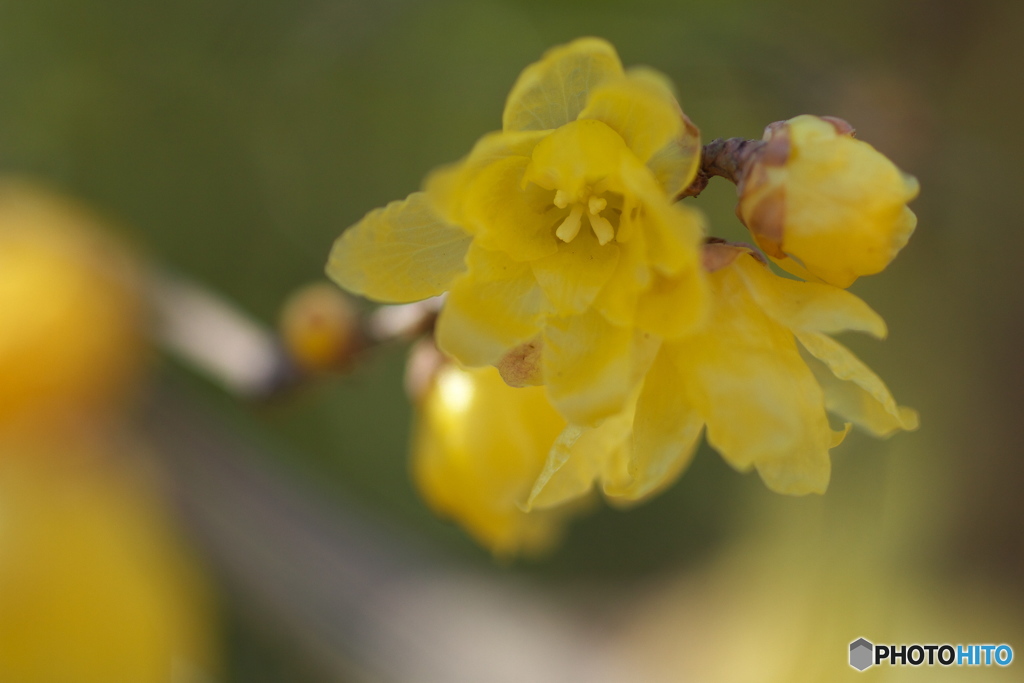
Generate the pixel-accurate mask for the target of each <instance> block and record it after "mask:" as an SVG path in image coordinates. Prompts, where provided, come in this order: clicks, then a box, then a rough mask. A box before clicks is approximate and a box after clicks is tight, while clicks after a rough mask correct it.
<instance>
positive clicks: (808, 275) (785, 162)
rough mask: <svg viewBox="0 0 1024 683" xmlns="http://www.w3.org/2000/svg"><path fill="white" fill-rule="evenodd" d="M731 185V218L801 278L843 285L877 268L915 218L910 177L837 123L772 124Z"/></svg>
mask: <svg viewBox="0 0 1024 683" xmlns="http://www.w3.org/2000/svg"><path fill="white" fill-rule="evenodd" d="M764 140H765V146H764V148H763V149H762V150H761V152H760V154H758V156H756V157H755V158H754V160H753V161H752V163H751V165H750V166H749V167H748V168H747V169H746V171H745V173H744V175H743V178H742V180H741V182H740V186H739V188H738V191H739V196H740V200H739V206H738V207H737V214H738V215H739V217H740V220H742V221H743V223H744V224H745V225H746V226H747V228H749V229H750V231H751V233H752V234H753V236H754V239H755V240H756V241H757V244H758V246H760V247H761V248H762V249H763V250H764V251H765V253H766V254H768V256H769V257H771V259H772V260H773V261H775V263H777V264H778V265H779V266H780V267H781V268H783V269H785V270H787V271H788V272H790V273H793V274H794V275H797V276H799V277H802V278H804V279H807V280H813V281H820V282H827V283H829V284H832V285H835V286H837V287H849V286H850V285H851V284H853V282H854V281H855V280H856V279H857V278H858V277H860V276H861V275H872V274H874V273H878V272H880V271H882V270H883V269H884V268H885V267H886V266H888V265H889V263H890V262H891V261H892V260H893V258H895V256H896V254H897V253H898V252H899V250H900V249H902V248H903V246H904V245H905V244H906V243H907V240H908V239H909V238H910V235H911V233H912V232H913V231H914V227H915V226H916V225H917V217H916V216H915V215H914V213H913V212H912V211H911V210H910V209H909V208H907V202H909V201H910V200H912V199H913V198H914V197H916V196H917V193H918V184H917V180H916V179H914V178H913V177H912V176H909V175H907V174H905V173H903V172H902V171H900V170H899V169H898V168H897V167H896V166H895V165H894V164H893V163H892V162H891V161H889V159H887V158H886V157H885V156H884V155H882V154H881V153H879V152H878V151H876V150H875V149H874V148H873V147H872V146H871V145H869V144H867V143H866V142H862V141H860V140H857V139H855V138H854V137H853V129H852V128H850V126H849V124H847V123H846V122H845V121H842V120H840V119H834V118H831V117H824V118H822V117H817V116H806V115H805V116H798V117H796V118H794V119H790V120H789V121H785V122H781V123H777V124H772V125H771V126H769V127H768V129H767V130H766V131H765V135H764Z"/></svg>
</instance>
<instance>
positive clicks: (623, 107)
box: [579, 69, 684, 163]
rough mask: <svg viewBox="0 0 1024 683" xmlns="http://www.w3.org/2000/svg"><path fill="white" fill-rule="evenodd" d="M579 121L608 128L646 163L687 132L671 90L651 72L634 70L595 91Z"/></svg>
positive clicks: (603, 84) (598, 87) (605, 83)
mask: <svg viewBox="0 0 1024 683" xmlns="http://www.w3.org/2000/svg"><path fill="white" fill-rule="evenodd" d="M579 118H580V119H596V120H598V121H603V122H604V123H606V124H608V125H609V126H610V127H611V128H612V129H613V130H615V131H616V132H617V133H618V134H619V135H621V136H622V138H623V140H625V141H626V145H627V146H628V147H629V148H630V149H631V150H632V151H633V153H634V154H635V155H636V156H637V158H638V159H640V161H642V162H644V163H647V161H648V160H649V159H650V158H651V157H652V156H654V153H655V152H657V151H658V150H660V149H661V148H663V147H665V146H666V145H667V144H668V143H669V142H670V141H671V140H673V139H675V138H678V137H679V136H680V135H681V134H682V133H683V131H684V124H683V112H682V110H681V109H680V108H679V104H678V103H677V102H676V99H675V97H673V95H672V90H671V88H670V87H669V86H668V84H667V83H666V82H665V81H664V80H663V79H662V78H661V77H660V76H659V75H657V74H655V73H653V72H651V71H649V70H640V69H636V70H630V71H629V72H627V73H626V75H625V76H623V77H622V78H617V79H614V80H609V81H606V82H604V83H602V84H601V85H599V86H597V87H595V88H594V89H593V90H591V92H590V98H589V99H588V100H587V106H586V107H585V108H584V109H583V111H582V112H580V115H579Z"/></svg>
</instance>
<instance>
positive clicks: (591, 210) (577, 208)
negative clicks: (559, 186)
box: [555, 190, 615, 246]
mask: <svg viewBox="0 0 1024 683" xmlns="http://www.w3.org/2000/svg"><path fill="white" fill-rule="evenodd" d="M570 204H571V206H572V208H571V209H570V210H569V215H568V216H566V217H565V220H563V221H562V223H561V224H560V225H559V226H558V228H557V229H556V230H555V236H556V237H558V239H560V240H562V241H563V242H572V241H573V240H574V239H575V238H576V235H578V234H580V228H581V227H582V226H583V216H584V213H585V214H586V216H587V220H588V221H589V222H590V229H591V230H593V231H594V236H595V237H597V242H598V244H600V245H602V246H603V245H605V244H608V243H609V242H611V241H612V238H614V237H615V228H613V227H612V224H611V223H610V222H609V221H608V219H607V218H605V217H604V216H602V215H601V212H602V211H604V210H605V209H606V208H608V200H606V199H605V198H604V197H598V196H596V195H595V194H590V195H588V196H586V197H585V198H581V200H580V201H577V202H570V199H569V195H568V193H566V192H565V190H557V191H556V192H555V206H557V207H558V208H560V209H564V208H566V207H567V206H570Z"/></svg>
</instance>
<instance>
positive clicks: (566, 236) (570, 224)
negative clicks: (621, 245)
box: [555, 196, 611, 244]
mask: <svg viewBox="0 0 1024 683" xmlns="http://www.w3.org/2000/svg"><path fill="white" fill-rule="evenodd" d="M557 203H558V197H557V196H556V197H555V204H556V205H557ZM559 208H562V207H559ZM582 219H583V207H582V206H581V205H579V204H574V205H573V207H572V211H570V212H569V215H568V216H566V217H565V220H564V221H562V224H561V225H559V226H558V229H557V230H555V236H556V237H558V239H560V240H562V241H563V242H572V240H573V239H574V238H575V237H576V235H578V234H579V232H580V225H581V224H582V223H581V221H582ZM591 225H593V223H591ZM608 227H609V228H611V226H610V225H609V226H608ZM602 244H603V243H602Z"/></svg>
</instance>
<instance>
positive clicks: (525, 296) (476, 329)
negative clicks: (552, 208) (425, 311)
mask: <svg viewBox="0 0 1024 683" xmlns="http://www.w3.org/2000/svg"><path fill="white" fill-rule="evenodd" d="M466 260H467V262H468V264H469V272H468V273H466V274H465V275H463V276H462V277H460V278H459V279H458V280H456V281H455V282H454V283H453V284H452V287H451V290H450V291H449V293H448V297H447V299H446V300H445V304H444V308H443V309H441V315H440V316H439V317H438V321H437V330H436V333H435V334H436V338H437V344H438V346H439V347H440V348H441V350H442V351H444V352H445V353H447V354H449V355H451V356H452V357H454V358H455V359H457V360H458V361H459V362H460V363H462V364H463V365H467V366H471V367H472V366H481V365H490V364H492V363H494V362H496V361H497V360H498V359H500V358H501V357H502V356H503V355H504V354H505V353H506V352H507V351H508V350H509V349H511V348H513V347H515V346H518V345H519V344H521V343H523V342H524V341H526V340H527V339H530V338H531V337H533V336H534V335H536V334H537V333H538V332H539V331H540V324H541V317H542V314H543V313H544V311H545V310H546V305H547V304H546V302H545V300H544V294H543V292H541V289H540V287H538V286H537V281H536V279H534V277H533V272H532V271H531V270H530V267H529V265H526V264H522V263H517V262H515V261H512V260H511V259H509V258H508V257H507V256H505V255H504V254H501V253H500V252H493V251H489V250H487V249H483V248H480V247H477V246H476V245H475V244H474V245H473V247H472V248H471V249H470V250H469V253H468V255H467V259H466Z"/></svg>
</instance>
